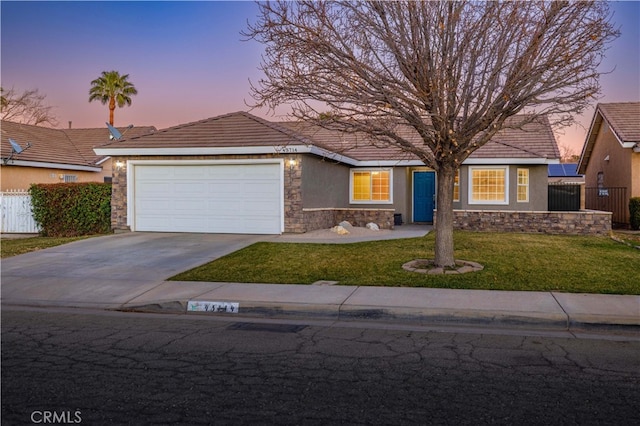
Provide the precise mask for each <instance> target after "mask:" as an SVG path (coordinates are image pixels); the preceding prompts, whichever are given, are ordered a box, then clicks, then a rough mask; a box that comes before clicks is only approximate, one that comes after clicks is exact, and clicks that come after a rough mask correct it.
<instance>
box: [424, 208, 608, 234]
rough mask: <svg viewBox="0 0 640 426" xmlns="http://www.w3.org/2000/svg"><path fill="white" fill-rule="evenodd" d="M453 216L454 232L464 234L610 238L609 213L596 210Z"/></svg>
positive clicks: (472, 212)
mask: <svg viewBox="0 0 640 426" xmlns="http://www.w3.org/2000/svg"><path fill="white" fill-rule="evenodd" d="M453 216H454V219H453V221H454V223H453V227H454V229H461V230H467V231H490V232H530V233H544V234H572V235H609V234H610V232H611V213H610V212H601V211H595V210H581V211H577V212H556V211H553V212H549V211H541V212H536V211H530V212H527V211H508V210H454V211H453ZM434 218H435V215H434ZM434 225H435V222H434Z"/></svg>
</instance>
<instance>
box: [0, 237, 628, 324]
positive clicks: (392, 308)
mask: <svg viewBox="0 0 640 426" xmlns="http://www.w3.org/2000/svg"><path fill="white" fill-rule="evenodd" d="M402 229H403V232H402V233H395V234H393V235H395V236H398V237H399V236H402V238H404V237H408V236H419V235H424V234H425V233H426V231H425V228H421V227H418V228H415V229H411V228H410V227H406V228H402ZM390 232H396V231H390ZM290 237H297V239H298V241H300V242H313V240H308V238H309V237H311V236H309V235H307V237H306V238H303V237H301V236H300V237H298V236H286V235H285V236H281V237H270V236H250V235H249V236H248V235H220V234H217V235H211V234H162V233H130V234H120V235H112V236H105V237H98V238H92V239H88V240H82V241H77V242H74V243H71V244H67V245H64V246H59V247H54V248H51V249H46V250H41V251H38V252H34V253H29V254H25V255H21V256H16V257H12V258H8V259H4V260H3V261H2V304H3V305H22V306H49V307H77V308H95V309H114V310H127V311H141V312H164V313H172V314H189V315H198V314H199V315H223V316H233V315H237V314H239V315H241V316H243V317H245V316H248V317H261V318H265V317H266V318H312V319H331V320H359V321H363V320H366V321H386V322H399V323H410V324H420V325H456V326H468V325H472V326H483V327H496V328H498V327H500V328H505V327H507V328H510V327H515V328H526V329H532V328H533V329H545V330H580V329H585V328H594V327H595V328H600V327H604V328H616V329H624V330H629V331H632V332H634V333H635V332H638V333H640V296H621V295H593V294H570V293H557V292H514V291H487V290H449V289H426V288H395V287H394V288H390V287H370V286H332V285H284V284H241V283H209V282H179V281H173V282H172V281H165V280H166V279H167V278H169V277H171V276H173V275H175V274H177V273H178V272H182V271H184V270H187V269H190V268H192V267H195V266H197V265H200V264H203V263H205V262H208V261H210V260H213V259H215V258H218V257H221V256H223V255H225V254H228V253H231V252H233V251H235V250H238V249H240V248H242V247H245V246H247V245H249V244H252V243H254V242H256V241H264V240H267V241H276V240H279V241H287V240H290ZM354 238H355V237H354ZM294 239H295V238H294ZM378 239H379V238H378ZM316 242H320V241H319V240H316ZM321 242H325V241H321ZM336 242H345V240H344V239H340V240H339V241H336ZM319 284H321V283H319ZM189 302H192V303H191V304H190V303H189ZM193 302H203V303H201V304H200V307H202V306H207V311H203V312H193V311H191V310H189V309H188V307H191V308H193V307H194V303H193ZM229 304H237V306H238V311H239V312H237V311H235V309H234V312H233V313H231V312H212V311H211V307H214V308H216V309H218V308H222V307H223V306H235V305H229ZM639 335H640V334H639Z"/></svg>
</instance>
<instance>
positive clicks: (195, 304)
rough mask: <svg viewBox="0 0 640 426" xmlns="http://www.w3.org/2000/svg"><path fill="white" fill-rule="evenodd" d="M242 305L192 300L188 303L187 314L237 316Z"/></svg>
mask: <svg viewBox="0 0 640 426" xmlns="http://www.w3.org/2000/svg"><path fill="white" fill-rule="evenodd" d="M239 309H240V304H239V303H237V302H205V301H200V300H190V301H189V302H188V303H187V312H209V313H227V314H237V313H238V310H239Z"/></svg>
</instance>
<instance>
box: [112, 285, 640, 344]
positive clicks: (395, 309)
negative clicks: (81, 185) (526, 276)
mask: <svg viewBox="0 0 640 426" xmlns="http://www.w3.org/2000/svg"><path fill="white" fill-rule="evenodd" d="M188 301H201V302H235V303H238V310H239V312H238V313H239V314H240V315H242V316H259V317H269V318H282V317H289V318H290V317H307V318H315V319H333V320H366V321H373V320H375V321H387V322H403V323H412V324H422V325H428V324H447V325H474V326H477V325H480V326H496V327H516V328H536V329H538V328H540V329H555V330H570V329H585V328H593V327H617V328H630V329H636V328H637V330H638V332H639V333H640V296H621V295H594V294H570V293H555V292H549V293H547V292H516V291H488V290H449V289H431V288H390V287H365V286H360V287H354V286H326V285H290V284H240V283H198V282H180V281H174V282H164V283H162V284H160V285H158V286H157V287H155V288H153V289H152V290H150V291H148V292H146V293H144V294H141V295H139V296H138V297H135V298H133V299H131V300H130V301H128V302H127V303H124V304H123V305H121V306H120V307H118V309H122V310H130V311H141V312H165V313H187V314H190V315H192V314H205V315H235V314H234V313H217V312H214V313H212V312H189V311H188V310H187V303H188Z"/></svg>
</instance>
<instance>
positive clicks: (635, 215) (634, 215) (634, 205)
mask: <svg viewBox="0 0 640 426" xmlns="http://www.w3.org/2000/svg"><path fill="white" fill-rule="evenodd" d="M629 213H630V214H631V229H640V197H633V198H631V199H630V200H629Z"/></svg>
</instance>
